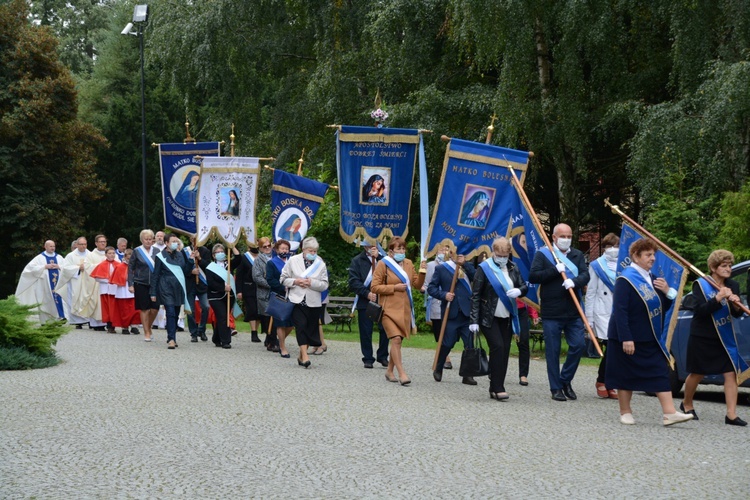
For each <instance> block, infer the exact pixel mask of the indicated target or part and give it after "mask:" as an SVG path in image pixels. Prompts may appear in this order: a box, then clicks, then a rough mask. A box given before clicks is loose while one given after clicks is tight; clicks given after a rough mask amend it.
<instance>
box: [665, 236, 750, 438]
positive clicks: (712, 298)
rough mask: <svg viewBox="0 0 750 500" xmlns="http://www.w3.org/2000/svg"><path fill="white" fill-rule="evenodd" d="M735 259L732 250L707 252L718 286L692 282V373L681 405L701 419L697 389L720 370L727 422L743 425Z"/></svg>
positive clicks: (689, 356)
mask: <svg viewBox="0 0 750 500" xmlns="http://www.w3.org/2000/svg"><path fill="white" fill-rule="evenodd" d="M733 263H734V255H732V253H731V252H729V251H727V250H714V251H713V252H711V255H709V256H708V269H709V270H710V271H711V279H712V280H713V281H714V283H716V284H717V285H718V286H719V290H718V291H717V290H716V288H714V287H713V286H712V285H711V284H709V282H708V280H706V279H705V278H698V280H696V281H695V283H693V296H694V297H695V302H696V306H695V309H694V310H693V321H692V322H691V323H690V338H689V339H688V346H687V371H688V372H689V373H690V375H688V377H687V379H685V398H684V399H683V401H682V404H680V409H681V410H682V411H684V412H685V413H691V414H692V415H693V417H694V418H695V419H696V420H698V415H697V414H696V412H695V408H693V396H694V395H695V390H696V389H697V388H698V384H699V383H700V382H701V380H703V377H704V376H705V375H707V374H712V373H721V374H723V375H724V399H725V401H726V403H727V414H726V416H725V417H724V423H726V424H727V425H738V426H741V427H744V426H746V425H747V422H745V421H744V420H742V419H741V418H740V417H738V416H737V374H738V373H739V372H742V371H744V370H743V369H748V367H747V363H745V362H744V360H743V359H742V358H741V357H740V356H739V352H738V350H737V336H736V334H735V332H734V328H733V326H732V318H731V316H734V317H740V316H742V311H741V310H740V308H739V307H736V306H735V304H739V303H741V302H740V297H739V295H740V285H739V283H737V282H736V281H734V280H732V279H730V278H729V277H730V276H731V275H732V264H733ZM730 315H731V316H730ZM717 325H721V326H717ZM729 353H732V355H731V356H730V354H729Z"/></svg>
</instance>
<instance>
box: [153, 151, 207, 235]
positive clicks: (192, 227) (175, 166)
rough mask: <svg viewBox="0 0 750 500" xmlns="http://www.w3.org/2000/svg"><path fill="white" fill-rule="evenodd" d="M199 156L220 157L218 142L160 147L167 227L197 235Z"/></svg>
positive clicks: (165, 223) (165, 222)
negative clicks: (196, 211) (196, 212)
mask: <svg viewBox="0 0 750 500" xmlns="http://www.w3.org/2000/svg"><path fill="white" fill-rule="evenodd" d="M196 156H220V149H219V143H218V142H196V143H193V144H182V143H171V144H159V164H160V166H161V187H162V200H163V206H164V225H165V226H166V227H168V228H169V229H172V230H173V231H177V232H180V233H185V234H190V235H193V234H195V233H196V232H197V231H196V222H195V210H196V207H197V205H198V188H199V184H200V172H201V162H200V159H196V158H195V157H196Z"/></svg>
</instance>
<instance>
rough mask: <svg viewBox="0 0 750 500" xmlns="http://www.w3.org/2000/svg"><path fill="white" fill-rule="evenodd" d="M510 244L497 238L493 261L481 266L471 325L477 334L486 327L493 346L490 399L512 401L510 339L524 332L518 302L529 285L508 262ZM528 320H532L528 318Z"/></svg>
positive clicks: (494, 245)
mask: <svg viewBox="0 0 750 500" xmlns="http://www.w3.org/2000/svg"><path fill="white" fill-rule="evenodd" d="M510 252H511V247H510V242H509V241H508V240H507V239H506V238H496V239H495V241H493V242H492V258H491V259H487V260H485V261H483V262H482V263H481V264H479V268H478V269H477V272H476V274H475V275H474V283H472V287H471V288H472V293H471V319H470V321H471V324H470V325H469V330H471V332H472V333H475V334H476V333H477V332H478V331H479V328H480V327H481V328H482V333H484V335H485V337H486V338H487V343H488V344H489V346H490V359H489V365H490V397H491V398H492V399H496V400H498V401H505V400H507V399H508V397H509V396H508V393H507V392H505V375H506V373H507V372H508V357H509V356H510V340H511V337H512V336H513V335H519V334H520V333H521V325H520V323H519V319H518V318H519V317H518V306H517V305H516V299H517V298H518V297H522V296H523V295H526V291H527V290H528V288H527V286H526V282H525V281H524V280H523V278H522V277H521V273H520V272H519V270H518V268H517V267H516V266H515V265H514V264H513V263H512V262H509V261H508V259H509V257H510ZM527 321H528V317H527Z"/></svg>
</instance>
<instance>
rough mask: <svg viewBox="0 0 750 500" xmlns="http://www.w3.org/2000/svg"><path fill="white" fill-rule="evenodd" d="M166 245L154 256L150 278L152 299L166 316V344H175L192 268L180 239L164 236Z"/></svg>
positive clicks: (169, 235) (170, 345)
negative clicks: (181, 246)
mask: <svg viewBox="0 0 750 500" xmlns="http://www.w3.org/2000/svg"><path fill="white" fill-rule="evenodd" d="M164 240H165V241H167V246H166V247H165V248H164V250H162V251H161V253H160V254H159V255H157V256H156V259H154V263H155V264H154V276H153V279H152V280H151V302H153V303H157V297H158V299H159V300H158V303H159V304H162V305H163V306H164V311H165V312H166V315H167V347H168V348H169V349H174V348H175V347H177V318H178V316H179V315H180V307H181V306H182V305H185V306H186V307H185V309H186V310H188V311H189V310H190V307H189V306H188V304H187V300H186V298H187V292H186V290H185V280H187V279H190V278H192V270H193V269H192V267H191V266H190V265H189V264H188V261H187V259H186V258H185V254H184V253H182V252H181V251H180V238H178V237H177V235H176V234H171V233H170V234H167V235H166V236H165V237H164Z"/></svg>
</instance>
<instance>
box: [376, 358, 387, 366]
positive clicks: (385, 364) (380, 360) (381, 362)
mask: <svg viewBox="0 0 750 500" xmlns="http://www.w3.org/2000/svg"><path fill="white" fill-rule="evenodd" d="M378 363H380V364H381V365H383V366H385V367H386V368H388V359H387V358H386V359H379V360H378Z"/></svg>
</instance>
